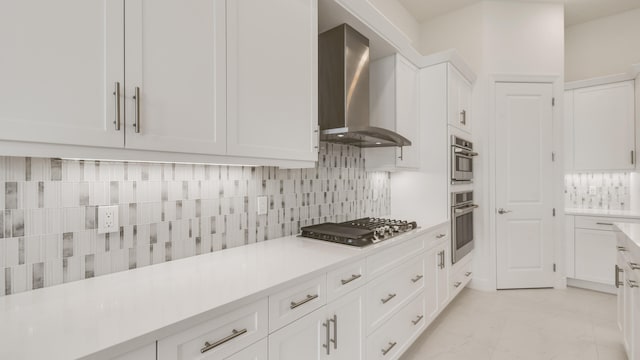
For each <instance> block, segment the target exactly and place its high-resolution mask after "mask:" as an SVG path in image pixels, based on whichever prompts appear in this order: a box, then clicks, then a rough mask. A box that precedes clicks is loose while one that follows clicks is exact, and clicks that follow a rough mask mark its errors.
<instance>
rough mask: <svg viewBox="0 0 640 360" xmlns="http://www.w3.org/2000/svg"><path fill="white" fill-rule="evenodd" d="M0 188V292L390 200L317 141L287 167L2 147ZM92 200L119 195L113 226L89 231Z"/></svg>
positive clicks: (277, 233) (349, 151) (371, 211)
mask: <svg viewBox="0 0 640 360" xmlns="http://www.w3.org/2000/svg"><path fill="white" fill-rule="evenodd" d="M0 189H1V191H0V208H1V209H4V211H0V271H2V272H1V273H0V296H3V295H10V294H15V293H19V292H22V291H27V290H32V289H38V288H42V287H45V286H51V285H56V284H61V283H66V282H70V281H75V280H81V279H86V278H91V277H94V276H99V275H104V274H108V273H113V272H117V271H124V270H128V269H135V268H138V267H142V266H147V265H151V264H157V263H162V262H165V261H171V260H175V259H180V258H184V257H188V256H194V255H199V254H203V253H208V252H212V251H217V250H221V249H225V248H231V247H236V246H241V245H245V244H251V243H254V242H257V241H264V240H268V239H273V238H277V237H282V236H287V235H293V234H297V233H298V232H299V229H300V227H301V226H305V225H310V224H315V223H319V222H325V221H346V220H349V219H353V218H358V217H363V216H382V215H386V214H388V213H389V209H390V190H389V173H386V172H379V173H375V172H366V171H365V170H364V158H363V153H362V152H361V150H360V149H359V148H357V147H352V146H346V145H338V144H324V143H323V144H322V147H321V150H320V155H319V161H318V164H317V166H316V168H313V169H290V170H284V169H278V168H275V167H240V166H237V167H235V166H223V165H190V164H172V163H166V164H156V163H127V162H103V161H81V160H80V161H78V160H59V159H47V158H19V157H0ZM261 195H266V196H267V197H268V203H269V207H268V213H267V214H266V215H257V211H256V202H257V196H261ZM100 205H118V211H119V222H120V224H119V225H120V231H119V232H115V233H110V234H98V233H97V230H96V228H97V226H96V220H97V209H98V206H100Z"/></svg>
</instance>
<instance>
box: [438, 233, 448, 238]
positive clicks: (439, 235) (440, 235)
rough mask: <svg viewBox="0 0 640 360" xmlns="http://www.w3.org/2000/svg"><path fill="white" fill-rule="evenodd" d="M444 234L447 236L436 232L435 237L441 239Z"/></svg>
mask: <svg viewBox="0 0 640 360" xmlns="http://www.w3.org/2000/svg"><path fill="white" fill-rule="evenodd" d="M445 236H447V234H438V235H436V239H442V238H443V237H445Z"/></svg>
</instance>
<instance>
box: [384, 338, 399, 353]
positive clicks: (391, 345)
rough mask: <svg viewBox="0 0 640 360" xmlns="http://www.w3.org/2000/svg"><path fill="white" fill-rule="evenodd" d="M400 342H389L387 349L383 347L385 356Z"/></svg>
mask: <svg viewBox="0 0 640 360" xmlns="http://www.w3.org/2000/svg"><path fill="white" fill-rule="evenodd" d="M397 344H398V343H397V342H395V341H394V342H390V343H389V347H387V348H386V349H382V350H381V351H382V356H385V355H387V354H388V353H389V351H391V349H393V348H394V346H396V345H397Z"/></svg>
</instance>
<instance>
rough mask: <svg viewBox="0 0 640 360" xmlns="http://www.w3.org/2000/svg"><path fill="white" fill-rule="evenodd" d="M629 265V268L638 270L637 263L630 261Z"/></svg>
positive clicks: (639, 267)
mask: <svg viewBox="0 0 640 360" xmlns="http://www.w3.org/2000/svg"><path fill="white" fill-rule="evenodd" d="M629 267H630V268H631V270H640V265H638V263H634V262H630V263H629Z"/></svg>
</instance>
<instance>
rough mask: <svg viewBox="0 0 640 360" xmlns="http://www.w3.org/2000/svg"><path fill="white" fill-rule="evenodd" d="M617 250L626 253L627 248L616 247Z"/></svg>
mask: <svg viewBox="0 0 640 360" xmlns="http://www.w3.org/2000/svg"><path fill="white" fill-rule="evenodd" d="M616 248H617V249H618V251H620V252H626V251H627V248H625V247H624V246H616Z"/></svg>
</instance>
